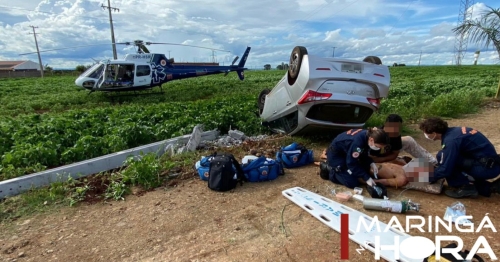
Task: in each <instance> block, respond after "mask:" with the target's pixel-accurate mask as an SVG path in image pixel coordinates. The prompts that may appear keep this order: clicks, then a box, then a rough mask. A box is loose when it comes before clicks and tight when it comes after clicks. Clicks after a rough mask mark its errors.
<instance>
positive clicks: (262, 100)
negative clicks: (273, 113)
mask: <svg viewBox="0 0 500 262" xmlns="http://www.w3.org/2000/svg"><path fill="white" fill-rule="evenodd" d="M270 92H271V90H269V89H264V90H262V91H261V92H260V94H259V98H258V100H257V106H258V107H259V115H260V114H262V111H263V110H264V104H265V103H266V95H267V94H269V93H270Z"/></svg>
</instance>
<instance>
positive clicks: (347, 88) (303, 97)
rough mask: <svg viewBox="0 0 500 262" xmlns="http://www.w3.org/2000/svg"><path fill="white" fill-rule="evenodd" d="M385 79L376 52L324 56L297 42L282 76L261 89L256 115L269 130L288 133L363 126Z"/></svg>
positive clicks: (384, 89) (381, 93) (387, 77)
mask: <svg viewBox="0 0 500 262" xmlns="http://www.w3.org/2000/svg"><path fill="white" fill-rule="evenodd" d="M390 81H391V78H390V73H389V68H388V67H387V66H384V65H382V62H381V61H380V59H379V58H378V57H376V56H368V57H366V58H365V59H364V60H363V61H356V60H349V59H342V58H333V57H332V58H323V57H318V56H314V55H308V54H307V49H306V48H305V47H303V46H296V47H295V48H294V49H293V51H292V53H291V55H290V62H289V69H288V71H287V72H286V74H285V75H284V76H283V78H282V79H281V80H280V81H279V82H278V84H277V85H276V86H275V87H274V88H273V89H272V90H269V89H265V90H263V91H262V92H261V93H260V95H259V97H258V107H259V116H260V118H261V120H262V124H263V125H265V126H267V127H269V128H271V130H273V131H274V132H279V133H285V134H290V135H302V134H308V133H316V134H318V131H320V132H321V130H325V129H326V130H331V129H337V130H341V131H342V130H347V129H351V128H362V127H363V125H364V124H365V123H366V121H367V120H368V119H369V118H370V117H371V116H372V114H373V113H374V112H375V111H377V110H378V108H379V106H380V99H381V98H385V97H387V95H388V93H389V85H390Z"/></svg>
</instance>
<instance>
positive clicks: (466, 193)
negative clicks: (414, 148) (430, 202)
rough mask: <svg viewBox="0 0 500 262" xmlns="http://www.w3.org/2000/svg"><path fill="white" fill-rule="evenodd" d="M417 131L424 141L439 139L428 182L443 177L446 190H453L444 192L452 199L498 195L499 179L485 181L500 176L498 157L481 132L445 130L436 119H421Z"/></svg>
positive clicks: (465, 129)
mask: <svg viewBox="0 0 500 262" xmlns="http://www.w3.org/2000/svg"><path fill="white" fill-rule="evenodd" d="M419 128H420V130H422V131H423V132H424V135H425V137H426V138H427V139H429V140H432V141H436V140H441V150H440V151H439V152H438V154H437V156H436V158H437V161H438V166H437V167H436V168H435V169H434V176H433V177H431V178H430V179H429V180H430V181H429V182H431V183H432V182H435V181H437V180H438V179H441V178H445V179H446V182H447V183H448V185H449V186H450V187H454V188H456V189H455V190H446V191H445V194H446V195H447V196H449V197H453V198H463V197H477V196H478V195H479V194H480V195H483V196H487V197H489V196H490V195H491V193H500V179H498V180H496V181H495V182H493V183H490V182H488V181H486V180H488V179H492V178H495V177H497V176H498V175H499V174H500V156H499V155H498V154H497V152H496V150H495V147H494V146H493V144H492V143H491V142H490V141H489V140H488V138H486V137H485V136H484V135H483V134H482V133H481V132H479V131H477V130H475V129H473V128H470V127H448V123H447V122H446V121H443V120H442V119H440V118H438V117H433V118H429V119H426V120H424V121H423V122H422V123H420V127H419ZM470 177H471V178H472V179H470ZM471 180H474V181H471Z"/></svg>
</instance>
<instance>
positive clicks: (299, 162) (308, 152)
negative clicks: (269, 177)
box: [276, 142, 314, 168]
mask: <svg viewBox="0 0 500 262" xmlns="http://www.w3.org/2000/svg"><path fill="white" fill-rule="evenodd" d="M276 161H278V162H281V163H283V166H284V167H286V168H294V167H301V166H305V165H308V164H311V163H312V162H314V155H313V150H312V149H307V148H305V147H304V146H301V145H299V144H297V143H296V142H293V143H292V144H290V145H288V146H285V147H282V148H281V149H280V151H278V152H276Z"/></svg>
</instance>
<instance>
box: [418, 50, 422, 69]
mask: <svg viewBox="0 0 500 262" xmlns="http://www.w3.org/2000/svg"><path fill="white" fill-rule="evenodd" d="M420 59H422V50H420V57H419V58H418V66H420Z"/></svg>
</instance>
